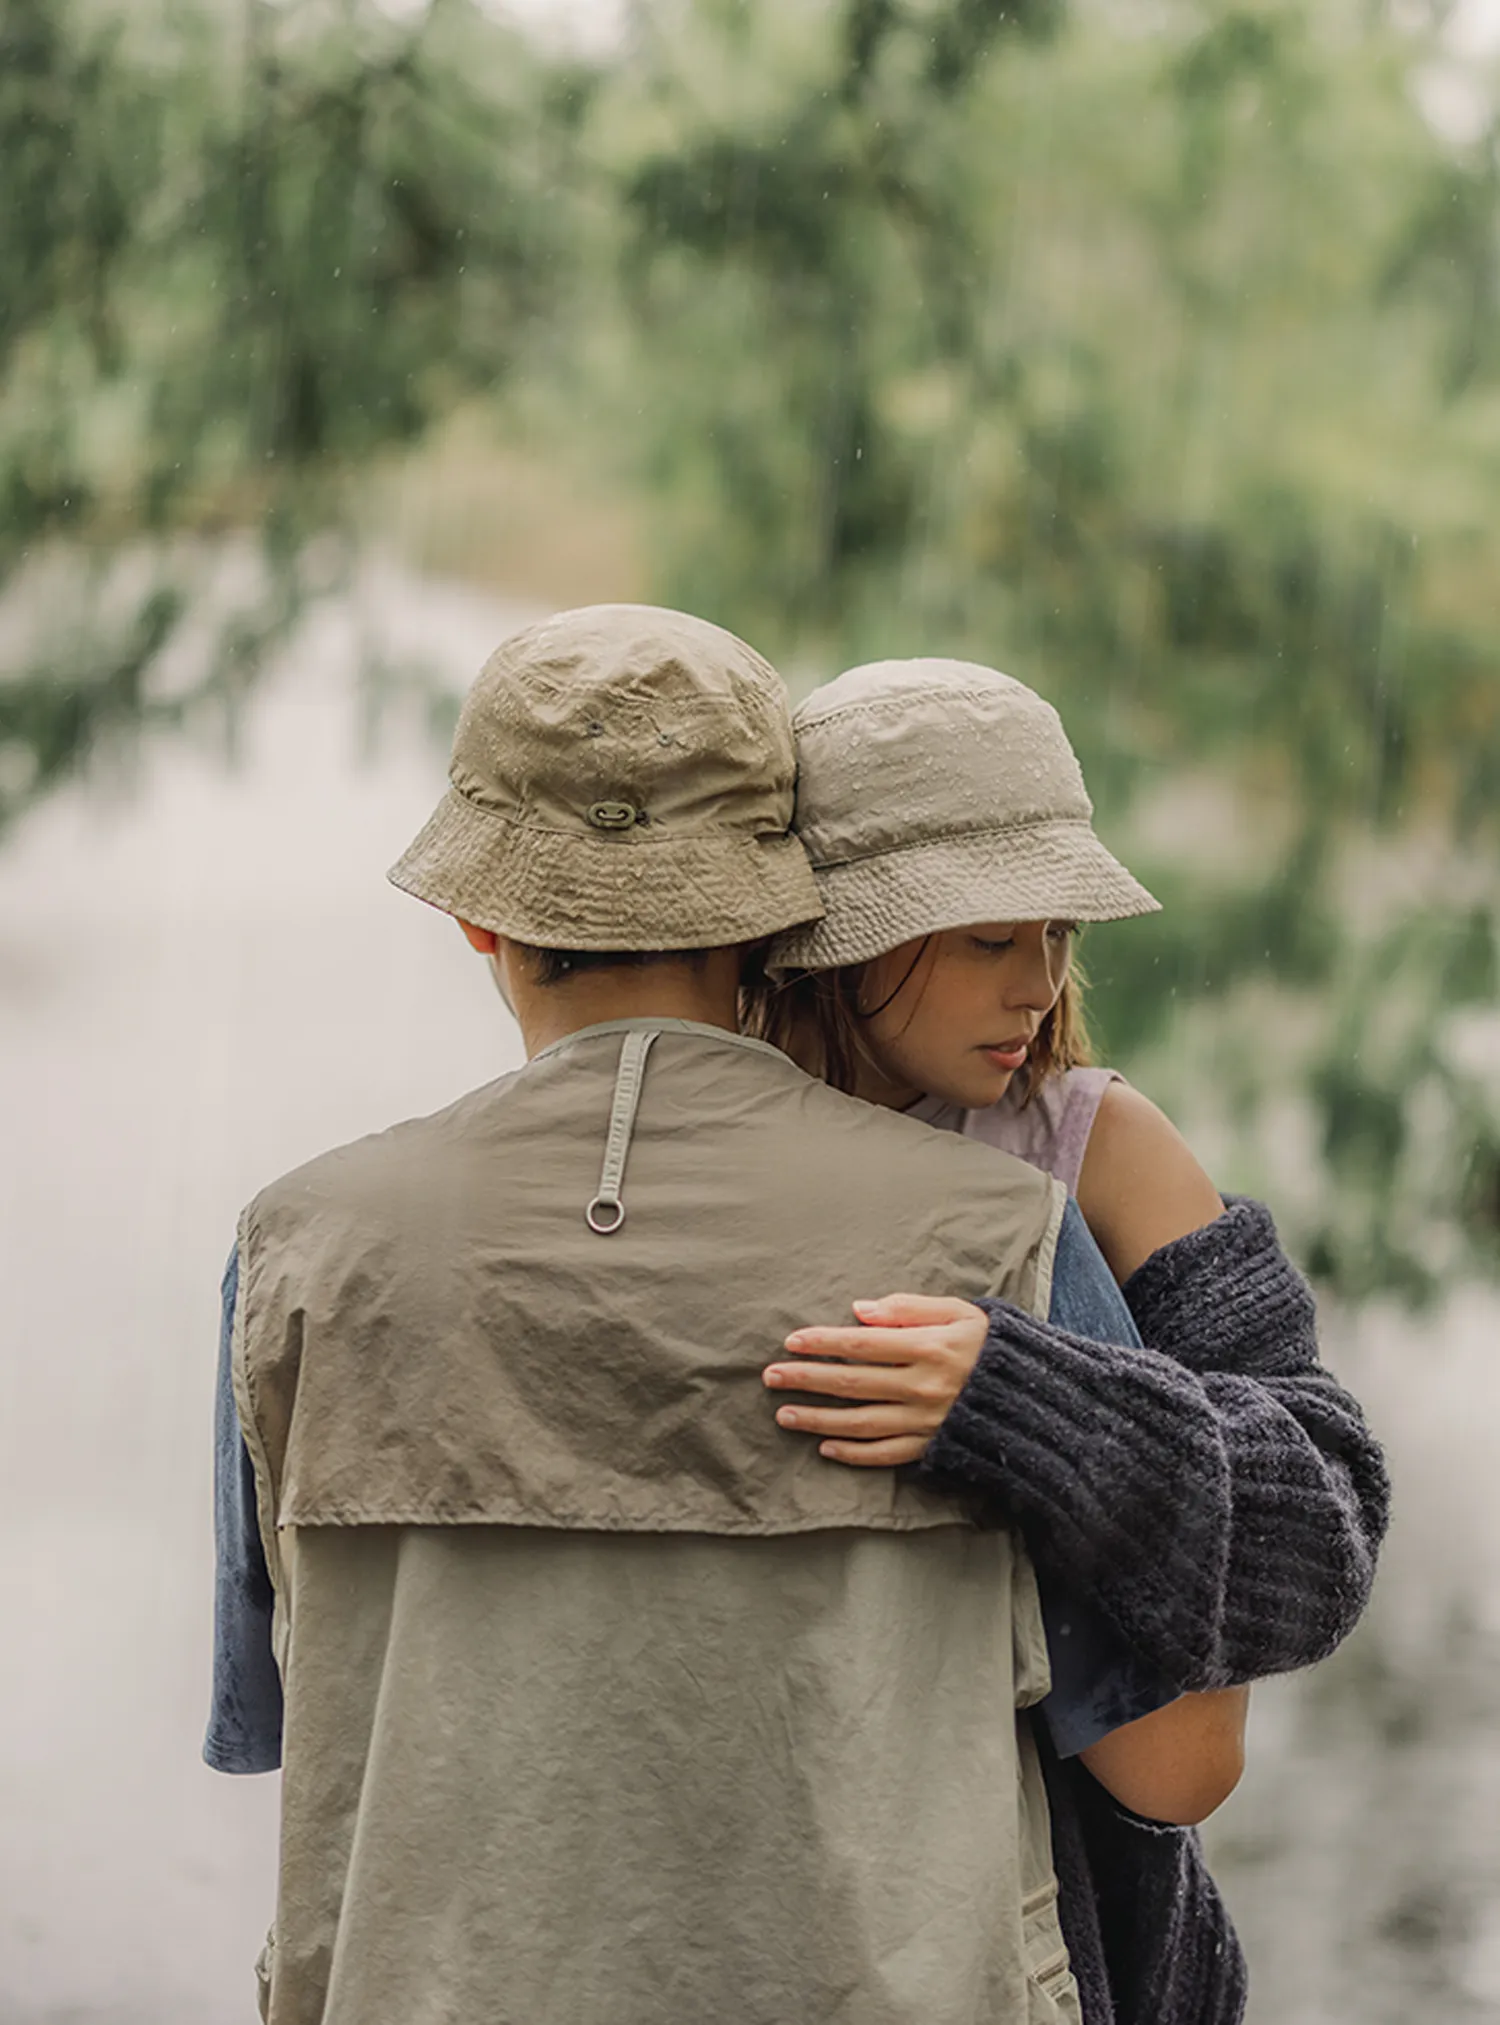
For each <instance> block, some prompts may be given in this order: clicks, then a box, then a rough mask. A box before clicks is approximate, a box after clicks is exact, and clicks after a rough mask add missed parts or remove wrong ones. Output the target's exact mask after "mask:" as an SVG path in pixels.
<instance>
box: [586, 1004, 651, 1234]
mask: <svg viewBox="0 0 1500 2025" xmlns="http://www.w3.org/2000/svg"><path fill="white" fill-rule="evenodd" d="M658 1033H659V1029H658V1028H656V1027H652V1028H650V1029H648V1030H646V1031H644V1032H642V1031H640V1030H637V1031H636V1032H635V1033H630V1034H627V1035H626V1036H625V1042H624V1045H623V1046H622V1047H621V1049H620V1067H619V1070H618V1072H617V1074H616V1076H615V1096H614V1102H613V1104H611V1106H610V1111H609V1137H608V1139H607V1140H606V1141H605V1143H604V1169H603V1172H602V1173H601V1174H600V1176H599V1192H598V1194H597V1195H596V1196H595V1197H594V1199H593V1201H592V1202H591V1203H590V1204H589V1206H588V1208H587V1209H586V1210H585V1211H584V1212H583V1220H584V1222H585V1223H586V1224H587V1225H588V1227H589V1229H590V1230H591V1231H597V1232H598V1234H599V1236H600V1237H613V1236H614V1234H615V1232H616V1231H617V1230H618V1229H619V1228H620V1226H621V1224H623V1223H624V1221H625V1204H624V1203H623V1202H622V1201H621V1199H620V1188H621V1184H622V1182H623V1181H624V1179H625V1162H626V1159H627V1157H628V1155H629V1153H630V1135H631V1133H632V1132H633V1131H634V1130H635V1114H636V1111H637V1109H638V1108H639V1106H640V1101H641V1085H642V1083H643V1082H644V1081H645V1078H646V1057H647V1055H649V1054H650V1052H651V1047H652V1043H653V1042H654V1041H655V1040H656V1039H657V1037H658Z"/></svg>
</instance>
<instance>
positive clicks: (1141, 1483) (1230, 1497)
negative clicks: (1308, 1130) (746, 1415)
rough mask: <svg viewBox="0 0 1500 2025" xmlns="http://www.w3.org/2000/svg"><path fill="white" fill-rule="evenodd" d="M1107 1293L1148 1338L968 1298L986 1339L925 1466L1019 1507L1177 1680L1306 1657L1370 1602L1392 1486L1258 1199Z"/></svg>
mask: <svg viewBox="0 0 1500 2025" xmlns="http://www.w3.org/2000/svg"><path fill="white" fill-rule="evenodd" d="M1123 1292H1124V1294H1125V1297H1126V1300H1127V1301H1128V1303H1129V1305H1130V1308H1131V1311H1132V1313H1133V1314H1134V1315H1135V1318H1136V1321H1137V1324H1138V1326H1139V1328H1140V1332H1141V1336H1142V1338H1143V1340H1144V1342H1145V1343H1146V1345H1147V1346H1148V1347H1147V1348H1145V1349H1127V1348H1124V1347H1121V1346H1118V1345H1112V1344H1101V1343H1094V1342H1090V1341H1088V1340H1086V1339H1085V1338H1082V1337H1077V1336H1070V1335H1068V1334H1066V1333H1065V1332H1063V1331H1061V1330H1057V1329H1053V1328H1050V1327H1048V1325H1047V1324H1045V1323H1042V1322H1038V1321H1036V1320H1035V1319H1034V1318H1033V1317H1031V1316H1029V1315H1026V1314H1024V1313H1022V1312H1021V1311H1020V1310H1019V1309H1016V1308H1013V1307H1011V1306H1009V1305H1008V1304H1007V1303H1006V1302H1003V1301H985V1302H981V1303H980V1305H981V1306H982V1307H984V1308H985V1309H986V1310H987V1312H988V1313H989V1315H990V1330H989V1335H988V1337H987V1339H986V1342H985V1346H984V1349H983V1351H982V1353H981V1355H980V1358H979V1362H978V1364H977V1365H976V1366H975V1369H974V1372H973V1374H972V1376H971V1377H970V1379H969V1382H968V1384H967V1385H966V1386H965V1387H964V1389H963V1391H962V1392H961V1393H960V1395H959V1397H958V1399H957V1401H956V1402H955V1404H954V1406H953V1409H952V1411H951V1412H950V1414H949V1415H948V1418H947V1419H946V1420H945V1421H944V1423H943V1425H942V1427H941V1428H940V1429H939V1431H938V1433H937V1435H936V1436H935V1438H934V1440H933V1442H932V1444H931V1446H930V1447H929V1449H928V1452H927V1455H926V1457H925V1458H924V1461H923V1463H922V1464H921V1466H920V1474H921V1476H922V1477H923V1478H924V1479H925V1480H927V1481H929V1482H930V1483H932V1484H934V1485H935V1486H938V1487H941V1488H943V1489H947V1490H950V1491H951V1490H965V1491H968V1492H969V1493H971V1494H977V1495H978V1497H979V1498H980V1500H981V1501H982V1503H983V1505H984V1506H985V1507H987V1508H989V1509H990V1510H991V1511H992V1512H993V1513H994V1515H995V1516H997V1517H1001V1518H1005V1519H1008V1520H1011V1521H1013V1522H1014V1523H1015V1524H1017V1525H1018V1526H1019V1527H1020V1528H1021V1530H1022V1532H1023V1534H1024V1535H1025V1537H1026V1540H1027V1544H1028V1546H1029V1547H1030V1549H1031V1552H1032V1555H1033V1557H1034V1559H1035V1560H1036V1562H1037V1565H1038V1567H1039V1568H1041V1569H1042V1570H1043V1572H1044V1573H1047V1574H1050V1575H1051V1576H1053V1577H1054V1579H1056V1580H1057V1581H1059V1582H1061V1583H1064V1584H1065V1585H1066V1586H1067V1587H1068V1588H1070V1589H1071V1590H1073V1591H1074V1592H1075V1593H1076V1594H1078V1595H1079V1596H1080V1597H1082V1598H1083V1599H1084V1600H1085V1601H1086V1602H1089V1603H1092V1604H1093V1605H1094V1606H1095V1607H1096V1608H1097V1609H1098V1610H1099V1611H1100V1613H1101V1614H1102V1615H1103V1616H1104V1617H1105V1618H1106V1620H1107V1621H1108V1622H1109V1623H1110V1624H1112V1625H1113V1626H1114V1628H1115V1629H1116V1630H1117V1631H1118V1632H1119V1634H1120V1635H1121V1637H1122V1638H1124V1640H1125V1641H1126V1643H1127V1644H1128V1645H1130V1646H1132V1647H1133V1648H1134V1649H1135V1650H1136V1651H1137V1652H1138V1653H1140V1654H1141V1655H1142V1657H1143V1658H1145V1659H1146V1660H1147V1661H1148V1662H1149V1663H1150V1664H1151V1665H1152V1666H1154V1667H1157V1668H1159V1669H1160V1670H1161V1671H1162V1672H1163V1673H1164V1674H1165V1675H1166V1676H1167V1678H1168V1679H1169V1680H1171V1681H1173V1682H1174V1683H1176V1684H1177V1685H1178V1686H1180V1687H1181V1688H1182V1689H1183V1691H1184V1692H1189V1691H1193V1690H1197V1689H1203V1688H1214V1687H1225V1686H1230V1685H1235V1684H1239V1683H1242V1682H1245V1681H1250V1680H1255V1679H1258V1678H1261V1677H1263V1676H1265V1675H1267V1674H1273V1673H1281V1672H1286V1671H1288V1670H1290V1669H1292V1668H1294V1667H1300V1666H1306V1665H1309V1664H1310V1663H1311V1662H1312V1661H1314V1660H1317V1659H1321V1658H1323V1657H1324V1656H1325V1655H1326V1654H1327V1653H1329V1652H1331V1651H1332V1650H1333V1648H1334V1647H1335V1646H1336V1645H1337V1644H1338V1643H1339V1642H1340V1640H1341V1639H1343V1638H1344V1637H1345V1636H1346V1635H1347V1633H1348V1632H1349V1631H1350V1630H1351V1629H1352V1628H1353V1626H1354V1624H1355V1623H1356V1622H1357V1620H1358V1618H1359V1616H1360V1613H1361V1611H1362V1610H1363V1609H1364V1606H1365V1603H1366V1601H1367V1599H1368V1596H1369V1592H1370V1584H1371V1580H1372V1578H1373V1576H1374V1570H1375V1560H1376V1554H1377V1551H1378V1548H1379V1544H1380V1540H1381V1537H1382V1535H1383V1533H1384V1531H1385V1526H1386V1518H1387V1511H1388V1504H1389V1486H1388V1482H1387V1478H1386V1473H1385V1467H1384V1463H1383V1460H1382V1457H1381V1453H1380V1448H1379V1445H1378V1444H1377V1442H1376V1441H1375V1440H1374V1438H1373V1436H1372V1435H1371V1434H1370V1431H1369V1429H1368V1427H1367V1426H1366V1424H1365V1420H1364V1416H1363V1414H1362V1413H1361V1412H1360V1409H1359V1407H1358V1405H1357V1404H1356V1402H1355V1400H1354V1399H1353V1397H1352V1396H1351V1394H1350V1393H1349V1392H1348V1391H1347V1390H1346V1389H1345V1388H1344V1387H1343V1386H1342V1385H1341V1384H1340V1383H1339V1382H1338V1380H1337V1379H1336V1378H1335V1377H1334V1376H1333V1375H1332V1373H1331V1372H1329V1371H1328V1370H1326V1369H1325V1368H1324V1366H1323V1365H1322V1364H1321V1363H1320V1361H1319V1358H1318V1349H1317V1334H1316V1317H1315V1311H1314V1306H1313V1299H1312V1295H1311V1292H1310V1291H1309V1289H1308V1287H1307V1284H1306V1282H1305V1281H1304V1280H1303V1279H1302V1276H1301V1275H1300V1274H1299V1273H1298V1272H1297V1270H1296V1268H1295V1267H1294V1266H1293V1265H1292V1264H1291V1261H1290V1260H1289V1259H1288V1258H1287V1256H1286V1254H1285V1252H1284V1251H1283V1250H1282V1249H1281V1245H1280V1243H1279V1241H1278V1239H1277V1236H1276V1229H1275V1225H1274V1223H1273V1222H1272V1220H1271V1216H1270V1213H1269V1211H1267V1210H1266V1209H1265V1208H1264V1207H1263V1205H1261V1204H1259V1203H1254V1202H1248V1201H1235V1202H1231V1204H1230V1206H1229V1208H1228V1210H1227V1211H1226V1213H1225V1215H1224V1216H1222V1217H1220V1218H1219V1219H1218V1220H1217V1221H1216V1222H1214V1223H1212V1224H1209V1225H1206V1226H1205V1227H1204V1228H1203V1229H1202V1230H1199V1231H1194V1232H1192V1233H1191V1234H1190V1235H1189V1236H1187V1237H1184V1238H1181V1239H1179V1240H1178V1241H1177V1242H1176V1243H1175V1244H1171V1245H1167V1246H1164V1247H1163V1249H1162V1250H1161V1251H1159V1252H1156V1253H1154V1254H1153V1255H1152V1257H1151V1258H1149V1259H1148V1260H1147V1261H1146V1263H1145V1265H1143V1266H1142V1267H1141V1269H1140V1271H1139V1272H1137V1273H1136V1274H1134V1275H1133V1276H1132V1278H1131V1279H1130V1280H1129V1281H1127V1282H1126V1285H1125V1287H1124V1289H1123Z"/></svg>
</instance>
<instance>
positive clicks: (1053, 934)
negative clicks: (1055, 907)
mask: <svg viewBox="0 0 1500 2025" xmlns="http://www.w3.org/2000/svg"><path fill="white" fill-rule="evenodd" d="M1077 933H1078V923H1077V922H1076V921H1051V922H1049V923H1048V924H1047V934H1048V936H1049V937H1050V938H1051V940H1052V941H1053V942H1067V941H1068V940H1069V939H1070V938H1071V937H1072V936H1074V935H1076V934H1077Z"/></svg>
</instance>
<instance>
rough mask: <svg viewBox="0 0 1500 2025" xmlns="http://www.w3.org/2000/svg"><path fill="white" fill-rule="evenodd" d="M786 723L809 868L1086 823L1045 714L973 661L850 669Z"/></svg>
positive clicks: (1016, 687)
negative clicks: (1032, 826)
mask: <svg viewBox="0 0 1500 2025" xmlns="http://www.w3.org/2000/svg"><path fill="white" fill-rule="evenodd" d="M793 723H794V727H795V730H796V734H797V753H798V769H799V771H798V783H797V809H796V827H797V833H798V835H799V836H800V837H801V839H802V842H803V845H804V847H805V848H806V850H807V852H808V855H809V856H810V857H811V859H812V862H813V864H814V866H815V867H818V868H822V867H825V866H831V865H844V864H850V863H854V862H857V861H858V860H860V859H862V858H867V857H876V856H880V855H882V854H884V853H885V852H888V851H894V850H910V849H913V848H917V847H920V846H922V845H924V844H932V843H937V842H940V841H942V840H945V839H948V838H955V837H963V836H973V835H976V834H977V833H980V832H982V831H985V830H997V829H1005V828H1009V827H1011V826H1014V825H1023V824H1028V823H1048V822H1066V821H1077V822H1085V823H1086V822H1088V821H1089V819H1090V817H1091V816H1092V814H1093V803H1092V802H1091V801H1090V800H1089V796H1088V791H1087V789H1086V788H1085V786H1084V782H1083V773H1082V770H1081V769H1080V767H1079V764H1078V761H1077V759H1076V758H1075V756H1074V753H1073V748H1072V746H1071V745H1070V744H1069V743H1068V737H1067V733H1066V732H1065V731H1064V730H1063V727H1062V720H1061V718H1060V717H1059V716H1058V714H1057V712H1056V711H1055V710H1054V709H1053V708H1052V705H1051V704H1050V703H1048V702H1046V701H1045V700H1044V699H1043V698H1042V697H1040V696H1038V695H1037V694H1036V692H1035V691H1034V690H1032V689H1028V688H1027V687H1026V686H1025V684H1024V683H1021V682H1017V681H1015V680H1014V679H1013V678H1012V677H1011V676H1009V675H1002V674H1001V673H1000V672H999V671H998V670H997V669H994V668H985V667H982V666H981V665H980V664H979V663H977V662H972V661H951V660H943V659H925V660H910V661H874V662H870V663H868V664H866V665H865V666H863V667H859V668H851V669H849V670H848V671H847V673H845V674H843V675H840V676H838V677H837V679H836V680H834V681H832V682H830V683H828V684H826V685H825V686H824V687H823V688H822V689H819V690H818V691H817V692H816V693H815V695H813V696H812V697H810V698H809V699H808V700H807V702H806V703H804V704H803V705H802V707H801V708H800V709H799V710H798V711H797V713H796V716H795V718H794V720H793Z"/></svg>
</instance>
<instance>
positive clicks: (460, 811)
mask: <svg viewBox="0 0 1500 2025" xmlns="http://www.w3.org/2000/svg"><path fill="white" fill-rule="evenodd" d="M795 777H796V754H795V747H794V744H793V740H792V730H791V714H790V705H789V702H788V699H787V694H786V688H785V685H784V684H783V683H782V680H781V678H780V676H779V675H778V674H777V673H776V671H775V669H773V668H772V667H771V666H770V664H769V663H768V662H766V661H764V660H762V659H761V657H760V655H759V654H757V653H756V652H755V650H754V649H753V648H751V647H747V646H746V644H745V642H744V641H743V640H737V639H736V638H735V637H734V635H733V634H732V633H726V632H723V631H721V630H720V628H719V627H717V626H711V625H709V624H708V623H707V622H706V621H705V620H702V619H695V618H692V617H690V616H689V615H688V614H687V613H685V612H672V611H665V610H661V609H658V608H657V607H655V606H651V605H590V606H586V607H584V608H583V609H581V610H578V611H572V612H562V613H559V614H558V615H557V616H556V617H554V618H550V619H546V620H543V621H542V622H541V623H540V624H539V625H534V626H528V627H527V628H526V629H525V630H524V631H523V632H520V633H516V634H514V635H512V637H511V638H510V639H508V640H506V641H504V642H503V643H502V644H501V645H500V646H499V647H497V648H496V650H495V652H494V653H493V654H492V655H491V656H490V658H489V660H488V661H487V662H486V663H485V666H484V668H483V670H482V671H481V673H480V676H479V679H478V680H477V681H476V682H475V684H474V686H473V688H472V689H471V690H470V691H469V694H468V696H467V698H466V699H465V701H464V705H463V709H462V711H461V712H460V715H459V720H458V729H457V731H456V733H455V734H454V739H453V756H452V761H451V764H450V766H449V770H448V778H449V783H450V785H449V788H448V792H447V793H446V794H445V795H444V797H443V799H442V801H441V802H440V803H439V804H438V807H437V809H436V810H435V811H434V813H433V815H432V816H431V818H430V819H429V820H428V822H427V823H426V825H425V826H424V827H423V829H422V830H421V832H420V833H419V834H418V836H417V837H416V838H415V840H414V841H413V843H412V844H411V846H410V848H409V849H408V850H407V851H406V852H405V854H404V855H403V856H402V857H401V859H400V860H399V862H398V863H397V864H396V865H394V866H393V867H392V869H391V871H390V874H389V877H390V879H391V881H392V883H393V884H394V885H397V886H399V887H400V888H401V889H402V891H403V892H406V893H413V894H415V895H416V897H417V898H418V899H419V900H425V901H427V902H428V903H429V904H430V905H431V906H433V907H440V908H442V909H443V911H444V912H445V913H448V914H456V915H459V916H461V917H462V918H463V919H464V920H466V921H471V922H473V923H474V924H475V926H476V927H480V928H488V929H491V930H493V931H494V932H495V933H496V934H499V935H508V936H510V937H512V938H513V939H515V940H517V941H520V942H529V943H533V944H536V945H539V946H542V947H545V948H552V949H597V950H610V949H619V950H649V949H711V948H716V947H721V946H724V945H727V944H730V943H736V942H750V941H755V940H757V939H759V938H760V937H763V936H769V935H772V934H774V933H775V932H776V931H777V930H778V929H783V928H786V927H789V926H790V925H791V924H793V923H794V922H801V921H808V920H811V919H813V918H814V917H815V916H817V915H818V914H820V913H821V912H822V906H821V903H820V901H819V899H818V894H817V887H816V885H815V883H814V881H813V876H812V871H811V868H810V867H809V865H808V862H807V857H806V855H805V853H804V851H803V849H802V846H801V844H800V843H798V841H797V839H796V838H795V837H794V836H792V835H791V834H790V825H791V818H792V806H793V793H794V784H795Z"/></svg>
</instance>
